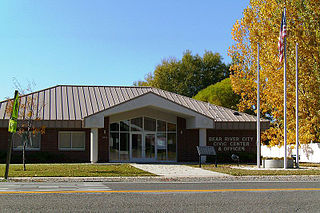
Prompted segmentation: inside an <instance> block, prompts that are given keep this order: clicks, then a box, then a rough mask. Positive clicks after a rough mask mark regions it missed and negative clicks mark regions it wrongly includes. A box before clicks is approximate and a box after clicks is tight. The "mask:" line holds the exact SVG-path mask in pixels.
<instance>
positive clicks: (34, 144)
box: [13, 132, 41, 150]
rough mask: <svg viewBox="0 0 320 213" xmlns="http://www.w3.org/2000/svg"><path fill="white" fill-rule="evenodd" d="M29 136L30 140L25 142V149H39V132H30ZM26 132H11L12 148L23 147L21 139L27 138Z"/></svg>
mask: <svg viewBox="0 0 320 213" xmlns="http://www.w3.org/2000/svg"><path fill="white" fill-rule="evenodd" d="M30 135H31V138H30V142H29V143H28V142H27V144H26V149H29V150H30V149H33V150H40V143H41V134H40V133H36V134H33V133H32V132H30ZM27 139H28V137H27V132H24V133H22V134H19V133H17V132H16V133H14V134H13V148H14V149H23V140H27Z"/></svg>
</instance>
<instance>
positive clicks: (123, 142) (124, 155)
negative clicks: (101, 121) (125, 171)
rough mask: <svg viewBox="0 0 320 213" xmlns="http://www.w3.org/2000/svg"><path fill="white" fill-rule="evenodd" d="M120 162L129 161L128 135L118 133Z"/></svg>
mask: <svg viewBox="0 0 320 213" xmlns="http://www.w3.org/2000/svg"><path fill="white" fill-rule="evenodd" d="M120 160H129V133H120Z"/></svg>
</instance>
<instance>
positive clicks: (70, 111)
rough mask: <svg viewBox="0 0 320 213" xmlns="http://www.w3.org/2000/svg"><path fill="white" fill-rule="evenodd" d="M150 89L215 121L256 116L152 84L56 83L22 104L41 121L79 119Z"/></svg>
mask: <svg viewBox="0 0 320 213" xmlns="http://www.w3.org/2000/svg"><path fill="white" fill-rule="evenodd" d="M150 92H151V93H154V94H156V95H159V96H161V97H163V98H165V99H167V100H169V101H172V102H174V103H176V104H179V105H181V106H184V107H186V108H188V109H191V110H193V111H195V112H198V113H200V114H202V115H205V116H207V117H209V118H212V119H213V120H214V121H216V122H254V121H256V117H255V116H252V115H248V114H245V113H240V115H235V114H234V112H235V111H234V110H231V109H227V108H224V107H220V106H216V105H212V104H209V103H206V102H202V101H198V100H195V99H192V98H189V97H185V96H182V95H178V94H175V93H172V92H167V91H164V90H161V89H157V88H152V87H133V86H132V87H131V86H70V85H58V86H55V87H51V88H47V89H44V90H41V91H37V92H34V93H30V94H27V95H25V96H22V97H21V104H27V103H28V101H29V102H30V101H31V102H32V103H33V104H32V107H33V110H34V112H35V113H36V115H35V116H36V117H38V118H40V119H41V120H64V121H67V120H68V121H76V120H78V121H79V120H83V119H84V118H85V117H87V116H90V115H92V114H95V113H97V112H100V111H103V110H106V109H108V108H110V107H114V106H116V105H118V104H121V103H124V102H126V101H129V100H131V99H133V98H136V97H138V96H141V95H143V94H146V93H150ZM6 107H7V101H2V102H0V120H7V119H9V117H10V115H9V114H8V113H7V112H6ZM25 111H26V110H24V109H23V108H22V107H20V110H19V116H20V119H24V118H25V117H26V112H25Z"/></svg>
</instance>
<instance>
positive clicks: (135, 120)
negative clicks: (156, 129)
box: [131, 117, 142, 131]
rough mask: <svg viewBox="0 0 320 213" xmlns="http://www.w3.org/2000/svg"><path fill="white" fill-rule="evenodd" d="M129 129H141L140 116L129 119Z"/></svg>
mask: <svg viewBox="0 0 320 213" xmlns="http://www.w3.org/2000/svg"><path fill="white" fill-rule="evenodd" d="M131 131H142V117H140V118H133V119H131Z"/></svg>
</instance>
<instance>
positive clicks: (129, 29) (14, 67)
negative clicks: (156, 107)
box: [0, 0, 249, 100]
mask: <svg viewBox="0 0 320 213" xmlns="http://www.w3.org/2000/svg"><path fill="white" fill-rule="evenodd" d="M248 4H249V0H225V1H220V0H198V1H194V0H127V1H125V0H90V1H88V0H28V1H22V0H2V1H1V3H0V24H1V28H0V72H1V78H0V79H1V80H0V84H1V86H0V100H4V97H8V96H10V97H11V96H13V93H14V89H15V88H14V85H13V78H17V79H18V81H19V82H20V83H21V84H22V85H24V86H26V85H27V82H28V81H34V82H35V84H36V86H35V87H34V88H33V89H34V90H40V89H45V88H47V87H51V86H55V85H59V84H75V85H132V83H133V82H134V81H137V80H143V78H144V76H145V74H147V73H149V72H152V71H153V70H154V68H155V66H156V65H157V64H159V63H161V60H162V59H164V58H168V57H176V58H181V57H182V54H183V52H184V51H185V50H187V49H188V50H191V51H192V53H194V54H196V53H198V54H199V55H202V54H203V53H204V51H205V50H210V51H213V52H218V53H220V54H221V55H222V56H223V58H224V62H225V63H229V62H230V61H231V59H230V58H229V57H228V56H227V51H228V48H229V46H230V45H231V44H232V37H231V29H232V26H233V24H234V23H235V21H236V20H237V19H240V18H241V17H242V12H243V10H244V8H245V7H247V6H248Z"/></svg>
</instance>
